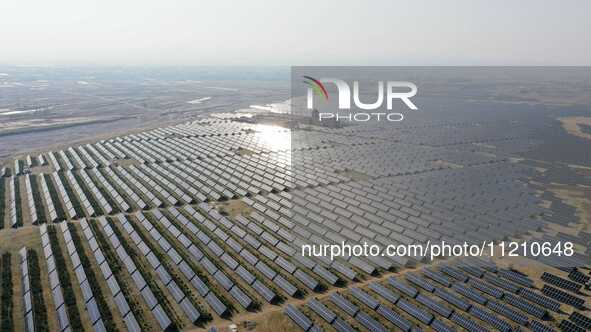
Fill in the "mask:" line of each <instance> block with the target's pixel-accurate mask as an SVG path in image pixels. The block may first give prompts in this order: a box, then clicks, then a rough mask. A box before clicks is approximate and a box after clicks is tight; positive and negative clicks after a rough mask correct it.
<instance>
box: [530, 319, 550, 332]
mask: <svg viewBox="0 0 591 332" xmlns="http://www.w3.org/2000/svg"><path fill="white" fill-rule="evenodd" d="M529 327H530V328H531V329H532V331H534V332H556V330H554V329H553V328H551V327H549V326H547V325H544V324H542V323H540V322H538V321H535V320H532V321H530V322H529Z"/></svg>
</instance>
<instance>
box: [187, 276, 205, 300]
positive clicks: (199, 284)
mask: <svg viewBox="0 0 591 332" xmlns="http://www.w3.org/2000/svg"><path fill="white" fill-rule="evenodd" d="M191 284H192V285H193V287H195V289H196V290H197V292H199V294H200V295H201V296H205V295H207V293H209V287H207V285H206V284H205V283H204V282H203V281H202V280H201V279H200V278H199V277H198V276H195V277H194V278H193V279H191Z"/></svg>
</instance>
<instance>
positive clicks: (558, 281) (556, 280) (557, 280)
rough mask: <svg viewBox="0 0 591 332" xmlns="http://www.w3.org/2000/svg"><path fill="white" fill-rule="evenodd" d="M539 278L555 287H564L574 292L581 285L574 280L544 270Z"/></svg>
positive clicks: (577, 290)
mask: <svg viewBox="0 0 591 332" xmlns="http://www.w3.org/2000/svg"><path fill="white" fill-rule="evenodd" d="M541 279H542V280H544V281H545V282H547V283H549V284H551V285H554V286H556V287H560V288H562V289H566V290H568V291H571V292H574V293H577V292H579V290H580V289H581V286H582V285H580V284H577V283H576V282H572V281H570V280H566V279H564V278H561V277H559V276H556V275H553V274H550V273H548V272H544V273H543V274H542V277H541Z"/></svg>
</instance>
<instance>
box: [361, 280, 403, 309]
mask: <svg viewBox="0 0 591 332" xmlns="http://www.w3.org/2000/svg"><path fill="white" fill-rule="evenodd" d="M369 289H371V290H373V291H374V292H376V293H377V294H378V295H379V296H381V297H383V298H384V299H386V300H387V301H389V302H390V303H392V304H396V302H397V301H398V299H399V298H400V295H398V294H397V293H394V292H392V291H391V290H390V289H388V288H386V287H384V286H383V285H382V284H379V283H377V282H372V283H371V284H369Z"/></svg>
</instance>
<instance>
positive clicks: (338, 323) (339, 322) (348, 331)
mask: <svg viewBox="0 0 591 332" xmlns="http://www.w3.org/2000/svg"><path fill="white" fill-rule="evenodd" d="M332 327H334V329H335V330H336V331H337V332H355V331H356V330H355V329H353V328H352V327H351V325H349V324H347V322H345V321H344V320H343V319H341V318H340V317H337V318H336V319H335V321H334V322H332Z"/></svg>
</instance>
